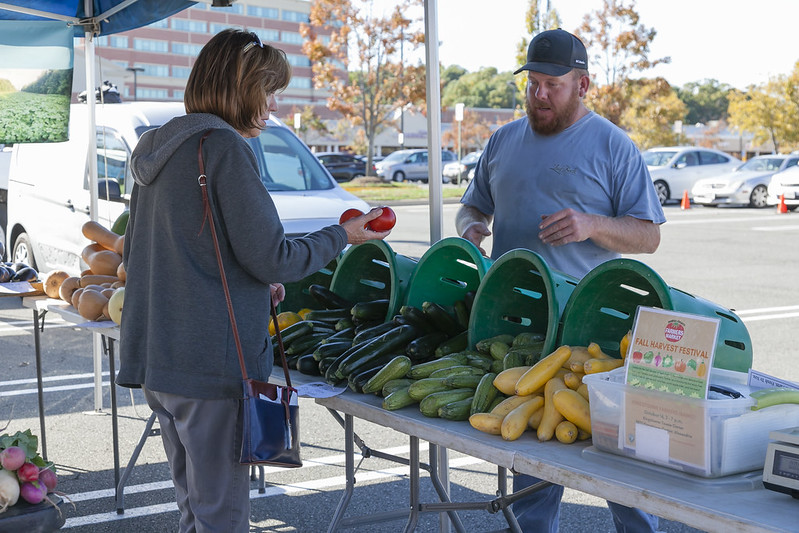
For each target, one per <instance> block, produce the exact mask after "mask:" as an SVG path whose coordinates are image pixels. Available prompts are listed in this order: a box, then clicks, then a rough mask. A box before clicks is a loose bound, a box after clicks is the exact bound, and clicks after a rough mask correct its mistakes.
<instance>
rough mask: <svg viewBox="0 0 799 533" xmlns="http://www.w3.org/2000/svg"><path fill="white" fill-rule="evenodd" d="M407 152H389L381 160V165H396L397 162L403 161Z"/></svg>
mask: <svg viewBox="0 0 799 533" xmlns="http://www.w3.org/2000/svg"><path fill="white" fill-rule="evenodd" d="M408 154H409V152H405V151H402V150H399V151H397V152H391V153H390V154H388V155H387V156H386V158H385V159H383V163H396V162H397V161H403V160H404V159H405V158H406V157H408Z"/></svg>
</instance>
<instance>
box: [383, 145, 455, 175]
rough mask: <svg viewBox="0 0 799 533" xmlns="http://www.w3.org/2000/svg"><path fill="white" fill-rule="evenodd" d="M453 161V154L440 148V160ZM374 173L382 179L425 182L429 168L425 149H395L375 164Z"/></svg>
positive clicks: (444, 162)
mask: <svg viewBox="0 0 799 533" xmlns="http://www.w3.org/2000/svg"><path fill="white" fill-rule="evenodd" d="M450 161H455V154H454V153H453V152H450V151H449V150H441V162H442V163H443V164H447V163H449V162H450ZM375 173H376V174H377V175H378V176H379V177H380V178H382V179H383V181H406V180H408V181H416V180H420V181H422V182H424V183H427V180H428V178H429V175H428V174H429V169H428V166H427V150H426V149H424V148H417V149H413V150H397V151H396V152H391V153H390V154H388V155H387V156H386V158H385V159H383V160H382V161H379V162H377V163H376V164H375Z"/></svg>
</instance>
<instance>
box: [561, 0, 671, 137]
mask: <svg viewBox="0 0 799 533" xmlns="http://www.w3.org/2000/svg"><path fill="white" fill-rule="evenodd" d="M577 35H578V36H579V37H580V39H581V40H582V41H583V43H584V44H585V46H586V48H587V49H588V51H589V57H588V69H589V71H591V73H592V74H593V81H594V84H593V88H592V89H590V90H589V94H588V95H587V98H586V103H587V105H588V106H589V107H591V108H592V109H593V110H594V111H596V112H597V113H599V114H600V115H603V116H604V117H605V118H607V119H608V120H610V121H611V122H613V123H614V124H620V122H621V117H622V115H624V112H625V110H626V108H627V106H628V105H629V100H628V98H629V97H630V96H631V92H630V91H627V88H626V85H627V84H628V82H629V80H630V79H631V75H632V74H633V73H636V72H643V71H645V70H648V69H650V68H652V67H654V66H656V65H658V64H660V63H669V62H671V58H669V57H664V58H660V59H651V58H650V57H649V45H650V44H651V43H652V41H653V40H654V39H655V36H656V35H657V31H655V30H654V29H653V28H647V27H646V26H644V25H643V24H641V22H640V16H639V15H638V12H637V11H636V10H635V0H630V2H629V3H628V4H625V3H624V2H623V0H604V1H603V5H602V8H601V9H598V10H596V11H592V12H590V13H588V14H586V15H585V17H584V18H583V23H582V24H581V25H580V27H579V28H578V29H577ZM603 78H604V79H603ZM600 79H601V80H602V82H604V83H603V84H601V83H600V81H599V80H600Z"/></svg>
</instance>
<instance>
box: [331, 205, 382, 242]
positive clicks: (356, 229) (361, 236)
mask: <svg viewBox="0 0 799 533" xmlns="http://www.w3.org/2000/svg"><path fill="white" fill-rule="evenodd" d="M382 212H383V210H382V209H381V208H379V207H375V208H374V209H372V210H371V211H369V212H368V213H366V214H364V215H361V216H359V217H355V218H351V219H349V220H347V221H346V222H343V223H342V224H341V227H342V228H344V231H346V232H347V242H348V243H349V244H361V243H364V242H366V241H369V240H372V239H385V238H386V237H388V234H389V233H391V230H388V231H372V230H370V229H367V228H366V227H365V226H366V224H368V223H369V222H371V221H372V220H374V219H376V218H377V217H379V216H380V214H381V213H382Z"/></svg>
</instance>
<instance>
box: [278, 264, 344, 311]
mask: <svg viewBox="0 0 799 533" xmlns="http://www.w3.org/2000/svg"><path fill="white" fill-rule="evenodd" d="M341 256H342V254H339V255H337V256H336V257H335V258H333V260H332V261H330V262H329V263H328V264H327V265H326V266H325V267H324V268H321V269H319V270H317V271H316V272H314V273H313V274H311V275H309V276H306V277H305V278H303V279H301V280H300V281H294V282H291V283H284V284H283V285H284V287H286V298H285V299H284V300H283V301H282V302H280V307H279V308H278V310H279V311H280V312H283V311H294V312H295V313H296V312H297V311H299V310H300V309H322V308H323V306H322V304H321V303H319V301H318V300H317V299H316V298H314V297H313V296H311V294H310V293H309V292H308V287H310V286H311V285H321V286H323V287H326V288H328V289H329V288H330V284H331V283H332V281H333V274H334V273H335V272H336V268H337V267H338V263H339V261H340V260H341Z"/></svg>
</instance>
